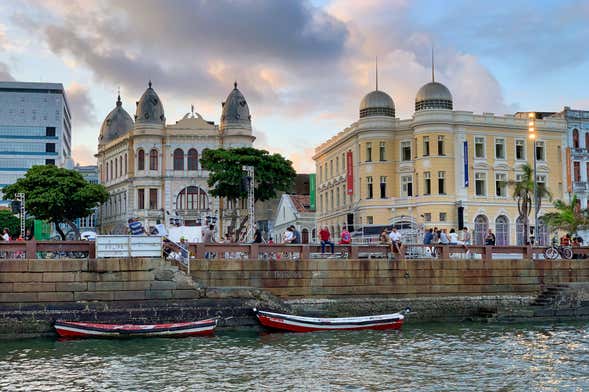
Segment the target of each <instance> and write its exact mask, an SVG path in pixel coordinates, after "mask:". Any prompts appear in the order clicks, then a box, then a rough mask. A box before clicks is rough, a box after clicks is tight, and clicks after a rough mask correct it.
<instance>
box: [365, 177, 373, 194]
mask: <svg viewBox="0 0 589 392" xmlns="http://www.w3.org/2000/svg"><path fill="white" fill-rule="evenodd" d="M366 192H367V193H366V198H367V199H372V196H373V195H372V177H366Z"/></svg>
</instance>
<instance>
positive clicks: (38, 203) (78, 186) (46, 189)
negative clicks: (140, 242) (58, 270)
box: [2, 165, 108, 240]
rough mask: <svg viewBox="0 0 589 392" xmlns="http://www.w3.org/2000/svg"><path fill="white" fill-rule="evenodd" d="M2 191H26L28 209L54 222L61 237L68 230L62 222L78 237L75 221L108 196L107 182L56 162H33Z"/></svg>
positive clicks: (8, 193) (10, 196) (10, 194)
mask: <svg viewBox="0 0 589 392" xmlns="http://www.w3.org/2000/svg"><path fill="white" fill-rule="evenodd" d="M2 191H3V193H4V196H5V198H7V199H14V198H15V195H16V193H24V194H25V197H26V209H27V211H28V212H29V213H31V214H32V215H34V216H35V217H36V218H37V219H43V220H46V221H48V222H51V223H55V228H56V230H57V232H58V233H59V235H60V236H61V238H62V240H65V233H64V232H63V231H62V230H61V228H60V227H59V224H60V223H66V224H68V225H69V226H70V227H71V228H72V230H73V231H74V233H76V238H80V230H79V229H78V227H77V226H76V224H75V223H74V222H73V221H74V220H75V219H76V218H82V217H85V216H88V215H90V214H92V213H93V209H94V208H95V207H97V206H98V205H100V204H101V203H104V202H105V201H106V200H107V199H108V192H107V190H106V188H105V187H104V186H102V185H99V184H91V183H89V182H88V181H86V180H85V179H84V178H83V177H82V175H81V174H80V173H78V172H76V171H74V170H68V169H63V168H59V167H57V166H54V165H45V166H33V167H32V168H30V169H29V170H28V171H27V173H26V174H25V176H24V177H23V178H20V179H18V181H17V182H16V183H14V184H12V185H9V186H7V187H5V188H4V189H3V190H2Z"/></svg>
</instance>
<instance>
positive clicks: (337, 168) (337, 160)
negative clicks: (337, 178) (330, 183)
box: [335, 157, 339, 174]
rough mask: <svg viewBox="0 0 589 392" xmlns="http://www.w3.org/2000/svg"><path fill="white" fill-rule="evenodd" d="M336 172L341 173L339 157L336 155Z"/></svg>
mask: <svg viewBox="0 0 589 392" xmlns="http://www.w3.org/2000/svg"><path fill="white" fill-rule="evenodd" d="M335 174H339V157H335Z"/></svg>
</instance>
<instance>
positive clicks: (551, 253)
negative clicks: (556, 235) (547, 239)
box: [544, 244, 573, 260]
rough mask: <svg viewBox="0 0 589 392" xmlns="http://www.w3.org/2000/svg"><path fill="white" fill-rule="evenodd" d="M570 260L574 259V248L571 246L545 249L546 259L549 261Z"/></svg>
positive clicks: (554, 246)
mask: <svg viewBox="0 0 589 392" xmlns="http://www.w3.org/2000/svg"><path fill="white" fill-rule="evenodd" d="M559 256H560V257H561V258H563V259H567V260H570V259H572V258H573V248H572V247H571V246H560V245H556V244H552V245H551V246H549V247H548V248H546V249H544V258H546V259H547V260H556V259H558V257H559Z"/></svg>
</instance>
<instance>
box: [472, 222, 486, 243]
mask: <svg viewBox="0 0 589 392" xmlns="http://www.w3.org/2000/svg"><path fill="white" fill-rule="evenodd" d="M488 230H489V219H487V217H486V216H485V215H478V216H477V217H476V218H474V242H473V243H474V245H485V236H486V235H487V231H488Z"/></svg>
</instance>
